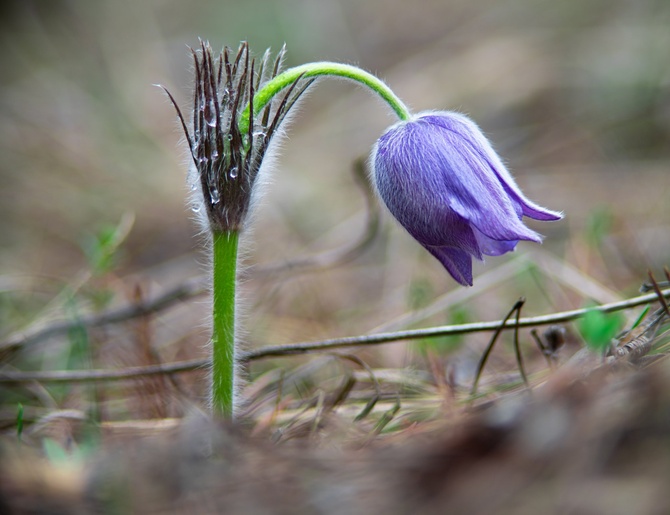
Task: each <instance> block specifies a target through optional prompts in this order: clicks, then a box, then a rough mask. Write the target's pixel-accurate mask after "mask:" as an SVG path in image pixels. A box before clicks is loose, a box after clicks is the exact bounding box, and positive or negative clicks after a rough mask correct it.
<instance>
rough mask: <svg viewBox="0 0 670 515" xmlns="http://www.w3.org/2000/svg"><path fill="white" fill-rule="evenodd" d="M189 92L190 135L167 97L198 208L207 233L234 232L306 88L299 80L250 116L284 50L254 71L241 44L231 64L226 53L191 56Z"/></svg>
mask: <svg viewBox="0 0 670 515" xmlns="http://www.w3.org/2000/svg"><path fill="white" fill-rule="evenodd" d="M192 53H193V60H194V64H195V92H194V97H193V113H192V117H191V118H192V119H191V126H190V129H189V127H188V125H187V123H186V121H185V119H184V117H183V115H182V113H181V110H180V109H179V106H178V105H177V103H176V101H175V100H174V98H173V97H172V95H170V93H169V92H168V91H167V90H166V93H167V94H168V96H169V97H170V100H171V101H172V103H173V105H174V107H175V109H176V110H177V114H178V116H179V120H180V121H181V124H182V128H183V130H184V134H185V136H186V141H187V143H188V146H189V150H190V153H191V156H192V158H193V166H194V170H195V172H194V174H193V175H194V177H193V178H192V179H191V181H192V187H193V189H194V190H198V189H199V190H200V191H201V192H202V201H203V202H202V203H203V204H204V209H205V212H206V214H207V218H208V220H209V226H210V229H211V230H212V232H226V231H239V230H241V229H242V227H243V225H244V221H245V218H246V215H247V213H248V210H249V205H250V202H251V195H252V191H253V189H254V184H255V183H256V179H257V177H258V172H259V171H260V168H261V164H262V162H263V158H264V156H265V154H266V151H267V149H268V146H269V144H270V142H271V140H272V138H273V137H274V136H275V135H276V134H277V132H278V129H279V126H280V124H281V123H282V121H283V120H284V118H285V117H286V115H287V114H288V112H289V110H290V109H291V107H293V105H294V104H295V102H296V101H297V100H298V98H299V97H300V95H302V93H303V92H304V91H305V90H306V89H307V87H308V86H309V85H310V84H311V83H312V81H310V80H302V79H301V78H300V77H299V78H298V80H296V81H295V82H294V83H293V84H292V85H291V86H290V87H288V88H286V90H285V91H283V92H282V94H280V95H277V96H275V97H273V98H272V100H271V101H270V102H268V104H267V105H266V106H265V107H264V108H263V109H262V110H261V111H260V112H258V113H254V112H253V107H248V106H253V100H254V94H255V92H256V91H258V90H259V89H261V88H262V87H263V85H264V84H266V83H267V82H268V81H269V80H271V79H272V78H274V77H275V76H277V74H278V73H279V72H280V68H281V61H282V58H283V56H284V53H285V49H284V48H282V50H281V51H280V52H279V54H278V56H277V57H276V59H275V60H274V63H273V64H272V63H271V62H270V52H269V50H268V51H266V52H265V54H264V56H263V58H262V59H261V60H260V63H259V65H258V67H257V68H256V61H255V59H253V58H251V57H250V55H249V47H248V45H247V43H246V42H244V43H242V44H241V45H240V47H239V49H238V51H237V55H236V56H235V57H234V58H231V50H230V49H229V48H228V47H226V48H224V50H223V52H221V53H220V54H219V56H218V58H217V57H215V55H214V53H213V51H212V49H211V47H210V46H209V44H208V43H205V42H201V44H200V49H199V50H198V51H194V50H192ZM249 108H251V109H252V112H251V113H250V115H249V119H248V127H246V128H245V130H244V131H243V130H241V129H240V120H241V118H242V117H243V112H244V110H245V109H249Z"/></svg>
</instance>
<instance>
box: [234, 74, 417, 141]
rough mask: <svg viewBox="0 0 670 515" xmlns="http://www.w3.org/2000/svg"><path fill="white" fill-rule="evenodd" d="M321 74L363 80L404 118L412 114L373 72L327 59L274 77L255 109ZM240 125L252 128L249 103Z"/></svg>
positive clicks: (257, 98) (258, 95) (261, 92)
mask: <svg viewBox="0 0 670 515" xmlns="http://www.w3.org/2000/svg"><path fill="white" fill-rule="evenodd" d="M319 76H332V77H343V78H345V79H350V80H353V81H355V82H359V83H360V84H363V85H364V86H367V87H369V88H370V89H371V90H372V91H374V92H375V93H377V94H378V95H379V96H380V97H381V98H382V100H384V102H386V103H387V104H388V105H389V106H390V107H391V109H393V111H394V112H395V114H396V115H397V116H398V118H400V119H401V120H408V119H409V117H410V116H411V115H410V112H409V109H408V108H407V106H406V105H405V104H404V103H403V101H402V100H400V99H399V98H398V97H397V96H396V94H395V93H393V91H391V88H389V87H388V86H387V85H386V84H384V82H383V81H382V80H381V79H378V78H377V77H375V76H374V75H372V74H371V73H368V72H366V71H364V70H361V69H360V68H358V67H356V66H351V65H349V64H341V63H331V62H326V61H323V62H318V63H309V64H303V65H301V66H296V67H295V68H290V69H288V70H286V71H284V72H282V73H280V74H279V75H277V76H276V77H274V78H273V79H272V80H270V81H269V82H268V83H267V84H265V85H264V86H263V87H262V88H261V89H260V90H258V91H256V93H255V94H254V105H253V112H254V113H260V111H261V110H262V109H263V108H264V107H265V106H267V105H268V104H269V103H270V101H271V100H272V98H273V97H274V96H275V95H277V94H278V93H280V92H281V91H282V90H283V89H285V88H287V87H288V86H290V85H291V84H293V83H294V82H295V81H297V80H299V79H301V78H308V77H319ZM239 128H240V133H241V134H246V132H247V131H248V130H249V106H247V107H246V109H245V110H244V112H243V113H242V115H241V116H240V123H239Z"/></svg>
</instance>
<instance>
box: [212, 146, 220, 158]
mask: <svg viewBox="0 0 670 515" xmlns="http://www.w3.org/2000/svg"><path fill="white" fill-rule="evenodd" d="M218 157H219V151H218V150H216V149H215V148H213V149H212V159H218Z"/></svg>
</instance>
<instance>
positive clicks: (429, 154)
mask: <svg viewBox="0 0 670 515" xmlns="http://www.w3.org/2000/svg"><path fill="white" fill-rule="evenodd" d="M422 122H423V123H422ZM434 122H439V123H434ZM448 122H453V123H448ZM416 125H418V126H420V127H421V128H422V129H423V130H424V131H426V132H429V133H430V138H429V139H428V138H427V137H426V134H423V135H422V136H423V137H424V138H425V139H427V140H429V141H430V142H431V145H424V148H423V149H422V150H423V158H424V170H425V173H426V174H432V175H434V176H436V175H439V176H440V178H441V182H442V190H443V191H444V192H445V195H444V197H445V201H446V202H447V203H448V204H449V207H451V209H452V210H453V211H454V212H455V213H457V214H458V215H459V216H460V217H462V218H463V219H465V220H467V221H468V222H470V223H471V224H472V225H474V226H475V227H476V228H477V229H478V230H479V231H481V232H482V233H483V234H484V235H486V236H488V237H489V238H491V239H494V240H502V241H512V240H531V241H537V242H539V241H541V237H540V236H539V235H538V234H537V233H536V232H534V231H532V230H530V229H529V228H528V227H526V226H525V225H524V224H523V223H522V222H521V221H520V216H519V213H518V205H517V204H516V203H515V202H513V200H512V199H511V198H510V197H509V195H508V194H507V192H506V191H505V189H504V188H503V185H502V184H501V183H500V181H499V180H498V178H497V176H496V175H495V174H494V173H493V172H492V170H491V167H490V165H489V162H488V161H487V160H486V159H485V157H484V155H482V152H481V150H480V149H479V148H477V147H475V146H474V145H475V143H476V141H474V140H473V138H472V136H473V135H472V134H470V133H469V132H468V130H470V128H469V127H467V126H464V125H463V126H461V124H460V120H459V119H458V118H457V119H456V120H455V121H451V120H445V119H443V117H437V116H434V115H432V116H426V117H420V118H419V119H418V120H417V123H416ZM475 127H476V126H475ZM489 148H490V146H489ZM491 151H492V150H491Z"/></svg>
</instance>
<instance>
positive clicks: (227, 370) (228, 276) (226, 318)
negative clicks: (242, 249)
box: [212, 231, 239, 418]
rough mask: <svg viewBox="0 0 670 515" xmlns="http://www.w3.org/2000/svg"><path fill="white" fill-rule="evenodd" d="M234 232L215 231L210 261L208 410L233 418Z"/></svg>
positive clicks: (237, 235)
mask: <svg viewBox="0 0 670 515" xmlns="http://www.w3.org/2000/svg"><path fill="white" fill-rule="evenodd" d="M238 239H239V234H238V232H237V231H226V232H215V233H213V235H212V240H213V241H212V243H213V246H214V260H213V263H212V265H213V283H212V292H213V316H212V318H213V320H212V322H213V327H212V410H213V412H214V413H217V414H219V415H222V416H224V417H226V418H232V416H233V404H234V394H235V284H236V277H235V276H236V270H237V244H238Z"/></svg>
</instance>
